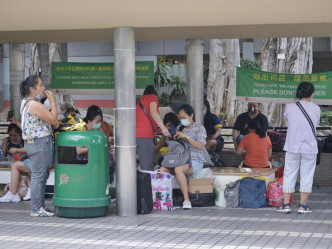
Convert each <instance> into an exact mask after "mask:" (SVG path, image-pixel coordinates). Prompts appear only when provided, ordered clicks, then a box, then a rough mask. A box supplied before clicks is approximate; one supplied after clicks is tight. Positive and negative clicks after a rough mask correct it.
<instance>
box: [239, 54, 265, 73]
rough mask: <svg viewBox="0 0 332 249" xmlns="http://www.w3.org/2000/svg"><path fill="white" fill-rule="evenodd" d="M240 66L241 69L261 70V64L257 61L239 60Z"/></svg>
mask: <svg viewBox="0 0 332 249" xmlns="http://www.w3.org/2000/svg"><path fill="white" fill-rule="evenodd" d="M240 65H241V67H243V68H248V69H252V70H258V71H260V70H261V63H260V62H259V61H251V60H249V59H244V58H243V57H241V58H240Z"/></svg>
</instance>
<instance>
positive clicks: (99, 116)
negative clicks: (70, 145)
mask: <svg viewBox="0 0 332 249" xmlns="http://www.w3.org/2000/svg"><path fill="white" fill-rule="evenodd" d="M83 121H84V122H85V123H86V129H87V130H88V131H103V130H102V129H101V126H102V122H103V113H102V111H101V109H100V108H99V107H98V106H96V105H92V106H90V107H89V108H88V110H87V113H86V117H85V118H84V119H83ZM105 135H107V134H105ZM76 153H77V154H78V155H79V156H80V157H79V159H81V160H83V158H87V157H88V148H87V147H76Z"/></svg>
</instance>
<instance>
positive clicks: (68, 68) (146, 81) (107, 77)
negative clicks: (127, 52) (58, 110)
mask: <svg viewBox="0 0 332 249" xmlns="http://www.w3.org/2000/svg"><path fill="white" fill-rule="evenodd" d="M153 76H154V63H153V61H137V62H136V89H145V87H146V86H147V85H153V84H154V81H153ZM114 84H115V82H114V63H78V62H53V63H52V88H53V89H114Z"/></svg>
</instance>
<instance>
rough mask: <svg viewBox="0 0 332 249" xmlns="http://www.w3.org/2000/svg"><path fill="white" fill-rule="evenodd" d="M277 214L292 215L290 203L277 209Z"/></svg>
mask: <svg viewBox="0 0 332 249" xmlns="http://www.w3.org/2000/svg"><path fill="white" fill-rule="evenodd" d="M277 212H279V213H283V214H290V213H291V212H292V210H291V205H290V203H285V204H282V205H281V206H280V207H277Z"/></svg>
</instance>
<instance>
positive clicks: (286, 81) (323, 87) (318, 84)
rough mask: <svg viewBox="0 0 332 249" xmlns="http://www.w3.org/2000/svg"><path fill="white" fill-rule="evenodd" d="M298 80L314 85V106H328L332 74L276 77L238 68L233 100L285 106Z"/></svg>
mask: <svg viewBox="0 0 332 249" xmlns="http://www.w3.org/2000/svg"><path fill="white" fill-rule="evenodd" d="M302 81H307V82H311V83H312V84H313V85H314V86H315V95H314V100H313V101H314V102H315V103H317V104H320V105H329V104H332V72H324V73H316V74H278V73H269V72H263V71H255V70H251V69H246V68H240V67H238V68H237V71H236V97H237V99H238V100H240V101H246V102H275V103H289V102H293V101H294V100H295V95H296V89H297V86H298V85H299V84H300V83H301V82H302Z"/></svg>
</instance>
